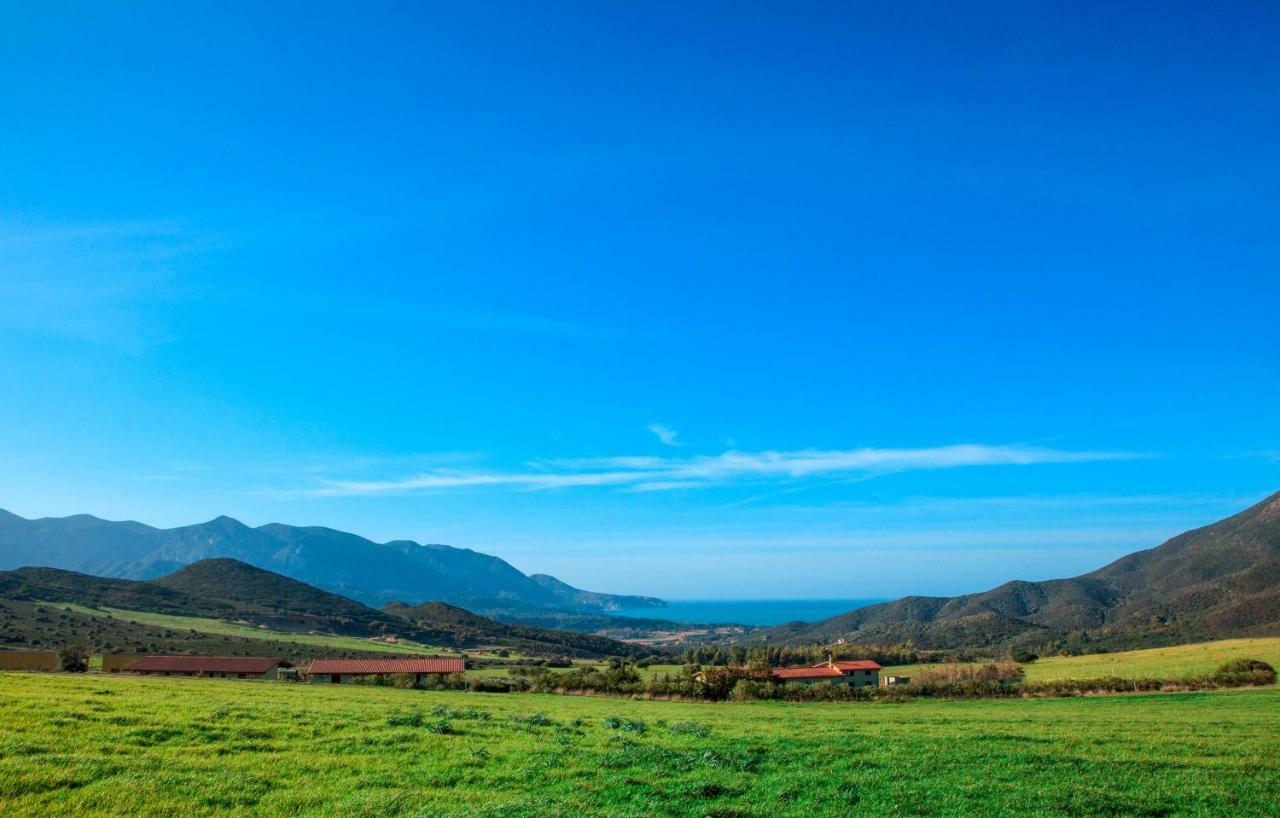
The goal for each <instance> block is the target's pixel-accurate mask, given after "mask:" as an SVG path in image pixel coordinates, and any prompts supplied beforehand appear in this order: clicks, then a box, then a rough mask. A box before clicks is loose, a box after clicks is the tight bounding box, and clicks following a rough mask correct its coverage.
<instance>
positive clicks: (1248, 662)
mask: <svg viewBox="0 0 1280 818" xmlns="http://www.w3.org/2000/svg"><path fill="white" fill-rule="evenodd" d="M1212 678H1213V681H1215V682H1216V683H1218V684H1220V685H1222V686H1223V687H1245V686H1248V685H1273V684H1275V683H1276V669H1275V668H1273V667H1272V666H1271V665H1269V664H1267V663H1266V662H1264V661H1262V660H1261V659H1233V660H1232V661H1230V662H1227V663H1226V664H1224V665H1222V666H1220V667H1219V668H1218V669H1217V670H1216V671H1215V672H1214V674H1213V677H1212Z"/></svg>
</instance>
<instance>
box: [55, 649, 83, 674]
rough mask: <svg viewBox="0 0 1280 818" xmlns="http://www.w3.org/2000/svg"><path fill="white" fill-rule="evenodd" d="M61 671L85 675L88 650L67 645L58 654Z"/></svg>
mask: <svg viewBox="0 0 1280 818" xmlns="http://www.w3.org/2000/svg"><path fill="white" fill-rule="evenodd" d="M58 655H59V657H60V658H61V660H62V669H63V670H64V671H66V672H67V673H86V672H88V670H89V650H88V649H87V648H83V647H80V646H79V645H68V646H67V647H65V648H63V649H62V651H61V652H60V653H59V654H58Z"/></svg>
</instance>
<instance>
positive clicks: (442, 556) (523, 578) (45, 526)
mask: <svg viewBox="0 0 1280 818" xmlns="http://www.w3.org/2000/svg"><path fill="white" fill-rule="evenodd" d="M218 557H227V558H232V559H237V560H239V561H241V562H244V563H248V564H250V565H254V566H257V567H259V568H264V569H267V570H270V571H274V572H276V573H280V574H284V575H286V576H289V577H292V578H293V579H297V580H300V581H303V582H306V583H307V584H310V585H314V586H316V587H319V588H322V589H324V590H327V591H330V592H332V593H337V594H341V595H343V596H346V597H349V598H352V599H356V600H358V601H360V602H363V603H365V604H367V605H370V606H372V607H376V606H378V605H384V604H387V603H390V602H396V601H403V600H409V601H412V602H425V601H443V602H449V603H451V604H455V605H462V606H465V605H466V604H467V603H469V602H473V601H476V600H485V601H487V602H492V601H493V600H511V601H513V602H518V603H520V604H521V605H522V606H536V607H541V608H548V609H562V610H569V611H575V612H579V613H583V612H586V613H600V612H604V611H608V610H621V609H625V608H636V607H646V608H648V607H661V606H662V605H663V604H664V603H663V602H662V600H659V599H656V598H653V597H641V596H627V595H618V594H605V593H599V592H594V591H583V590H581V589H578V588H574V587H573V586H571V585H568V584H567V583H564V582H561V581H560V580H556V579H554V578H551V577H546V575H536V576H538V577H539V578H544V577H545V579H550V580H552V581H551V582H546V581H545V579H535V578H533V577H530V576H527V575H525V574H524V573H522V572H521V571H519V570H518V569H516V568H515V567H514V566H512V565H511V564H510V563H507V562H506V561H505V560H502V559H500V558H498V557H494V556H491V555H488V554H484V553H482V552H479V551H474V550H472V549H469V548H455V547H453V546H448V545H440V544H436V543H426V544H421V543H417V542H414V541H412V540H392V541H389V542H386V543H378V542H375V541H373V540H369V539H367V538H365V537H361V536H359V535H357V534H352V533H349V532H345V531H339V530H337V529H333V528H328V527H325V526H291V525H286V524H283V523H268V524H266V525H262V526H258V527H256V528H254V527H251V526H248V525H246V524H244V523H242V522H240V521H239V520H236V519H235V518H233V517H228V516H226V515H222V516H219V517H215V518H214V519H212V520H209V521H207V522H204V523H196V524H193V525H188V526H178V527H176V528H168V529H162V528H155V527H152V526H148V525H146V524H144V523H140V522H137V521H134V520H123V521H111V520H104V519H101V518H98V517H94V516H92V515H89V514H76V515H72V516H69V517H39V518H34V519H27V518H24V517H21V516H19V515H17V514H14V513H12V512H9V511H5V510H4V509H0V570H4V569H15V568H21V567H24V566H31V565H44V566H49V567H53V568H63V569H66V570H72V571H79V572H81V573H86V574H91V575H95V576H106V577H115V578H120V579H153V578H155V577H158V576H162V575H166V574H170V573H172V572H173V571H175V570H176V569H178V568H181V567H182V566H184V565H190V564H192V563H195V562H199V561H200V560H203V559H211V558H218Z"/></svg>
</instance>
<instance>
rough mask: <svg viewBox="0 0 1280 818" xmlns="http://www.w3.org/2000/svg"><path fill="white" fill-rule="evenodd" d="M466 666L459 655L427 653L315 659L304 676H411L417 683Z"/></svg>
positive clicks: (326, 679)
mask: <svg viewBox="0 0 1280 818" xmlns="http://www.w3.org/2000/svg"><path fill="white" fill-rule="evenodd" d="M466 669H467V666H466V662H465V661H464V660H463V659H462V657H460V656H431V657H422V658H417V659H316V660H314V661H312V663H311V666H310V667H308V668H307V679H308V680H309V681H311V682H320V683H325V684H342V683H343V682H350V681H351V679H352V677H354V676H393V675H407V676H413V677H414V679H413V681H414V684H421V683H422V677H423V676H430V675H438V676H447V675H449V674H450V673H461V672H463V671H464V670H466Z"/></svg>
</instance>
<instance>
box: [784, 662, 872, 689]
mask: <svg viewBox="0 0 1280 818" xmlns="http://www.w3.org/2000/svg"><path fill="white" fill-rule="evenodd" d="M770 675H772V676H773V679H774V681H778V682H784V683H790V682H795V683H797V684H817V683H818V682H832V683H834V684H846V685H852V686H853V687H867V686H868V685H870V686H873V687H874V686H875V685H878V684H879V683H880V665H879V664H877V663H875V662H873V661H871V660H870V659H842V660H839V661H835V660H832V661H827V662H823V663H821V664H817V665H814V666H813V667H777V668H774V669H773V670H772V671H770Z"/></svg>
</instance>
